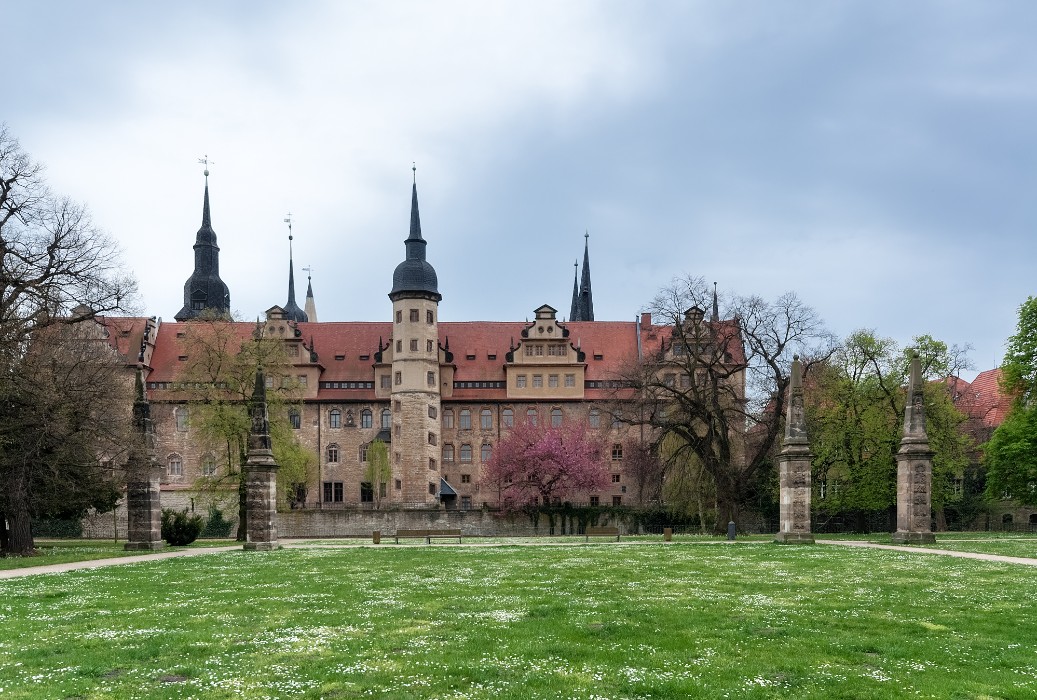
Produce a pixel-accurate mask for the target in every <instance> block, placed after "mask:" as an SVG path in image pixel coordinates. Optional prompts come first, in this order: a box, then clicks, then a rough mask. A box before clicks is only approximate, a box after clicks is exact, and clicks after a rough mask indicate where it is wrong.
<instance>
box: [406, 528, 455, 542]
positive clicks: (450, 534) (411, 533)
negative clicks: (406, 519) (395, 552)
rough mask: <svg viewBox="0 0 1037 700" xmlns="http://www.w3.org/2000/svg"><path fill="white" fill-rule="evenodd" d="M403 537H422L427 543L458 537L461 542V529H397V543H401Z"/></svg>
mask: <svg viewBox="0 0 1037 700" xmlns="http://www.w3.org/2000/svg"><path fill="white" fill-rule="evenodd" d="M401 537H403V538H421V539H423V540H425V544H432V540H439V539H450V540H452V539H454V538H457V543H458V544H461V531H460V530H397V531H396V544H399V543H400V538H401Z"/></svg>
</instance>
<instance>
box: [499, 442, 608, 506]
mask: <svg viewBox="0 0 1037 700" xmlns="http://www.w3.org/2000/svg"><path fill="white" fill-rule="evenodd" d="M604 454H605V450H604V444H603V443H602V441H601V439H600V438H599V437H598V435H597V432H596V431H591V430H588V429H587V426H586V425H585V424H583V423H575V422H573V423H567V424H565V425H562V426H560V427H557V428H555V427H550V426H546V425H532V424H529V423H524V424H519V425H516V426H515V427H514V428H512V429H511V430H510V431H509V432H508V434H507V435H506V436H505V437H503V438H502V439H501V441H500V442H499V443H497V447H496V449H495V450H494V451H493V457H492V458H491V459H490V462H489V464H488V465H487V470H486V480H487V482H488V483H489V484H490V485H492V487H495V488H496V489H497V490H498V493H499V494H500V505H501V507H502V508H504V509H505V510H519V509H522V508H524V507H528V506H530V505H533V504H540V503H551V502H553V501H554V500H556V499H561V500H562V501H566V500H571V499H573V498H575V497H576V496H578V495H580V494H585V493H587V492H591V491H598V490H603V489H604V488H606V486H607V485H608V483H609V471H608V467H607V465H606V463H605V458H604Z"/></svg>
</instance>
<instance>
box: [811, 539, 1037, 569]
mask: <svg viewBox="0 0 1037 700" xmlns="http://www.w3.org/2000/svg"><path fill="white" fill-rule="evenodd" d="M817 543H818V544H837V545H841V546H843V547H870V548H871V549H892V550H893V551H896V552H910V553H912V554H942V555H943V556H945V557H958V558H959V559H979V560H981V561H999V562H1003V563H1005V564H1023V565H1024V566H1037V559H1029V558H1027V557H1006V556H1004V555H1002V554H981V553H979V552H954V551H951V550H949V549H930V548H928V547H903V546H900V545H895V544H875V543H873V542H856V541H853V540H817Z"/></svg>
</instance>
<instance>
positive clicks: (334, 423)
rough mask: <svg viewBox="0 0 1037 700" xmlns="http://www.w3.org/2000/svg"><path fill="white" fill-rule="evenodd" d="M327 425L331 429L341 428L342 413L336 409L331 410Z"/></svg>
mask: <svg viewBox="0 0 1037 700" xmlns="http://www.w3.org/2000/svg"><path fill="white" fill-rule="evenodd" d="M328 425H329V426H331V427H332V428H341V427H342V411H340V410H338V409H337V408H333V409H331V413H329V414H328Z"/></svg>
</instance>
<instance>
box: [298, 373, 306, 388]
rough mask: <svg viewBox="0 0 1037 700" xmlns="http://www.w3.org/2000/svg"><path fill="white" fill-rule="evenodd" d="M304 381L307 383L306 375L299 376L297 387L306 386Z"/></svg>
mask: <svg viewBox="0 0 1037 700" xmlns="http://www.w3.org/2000/svg"><path fill="white" fill-rule="evenodd" d="M306 381H307V380H306V375H305V374H300V375H299V386H301V387H305V386H306Z"/></svg>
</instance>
